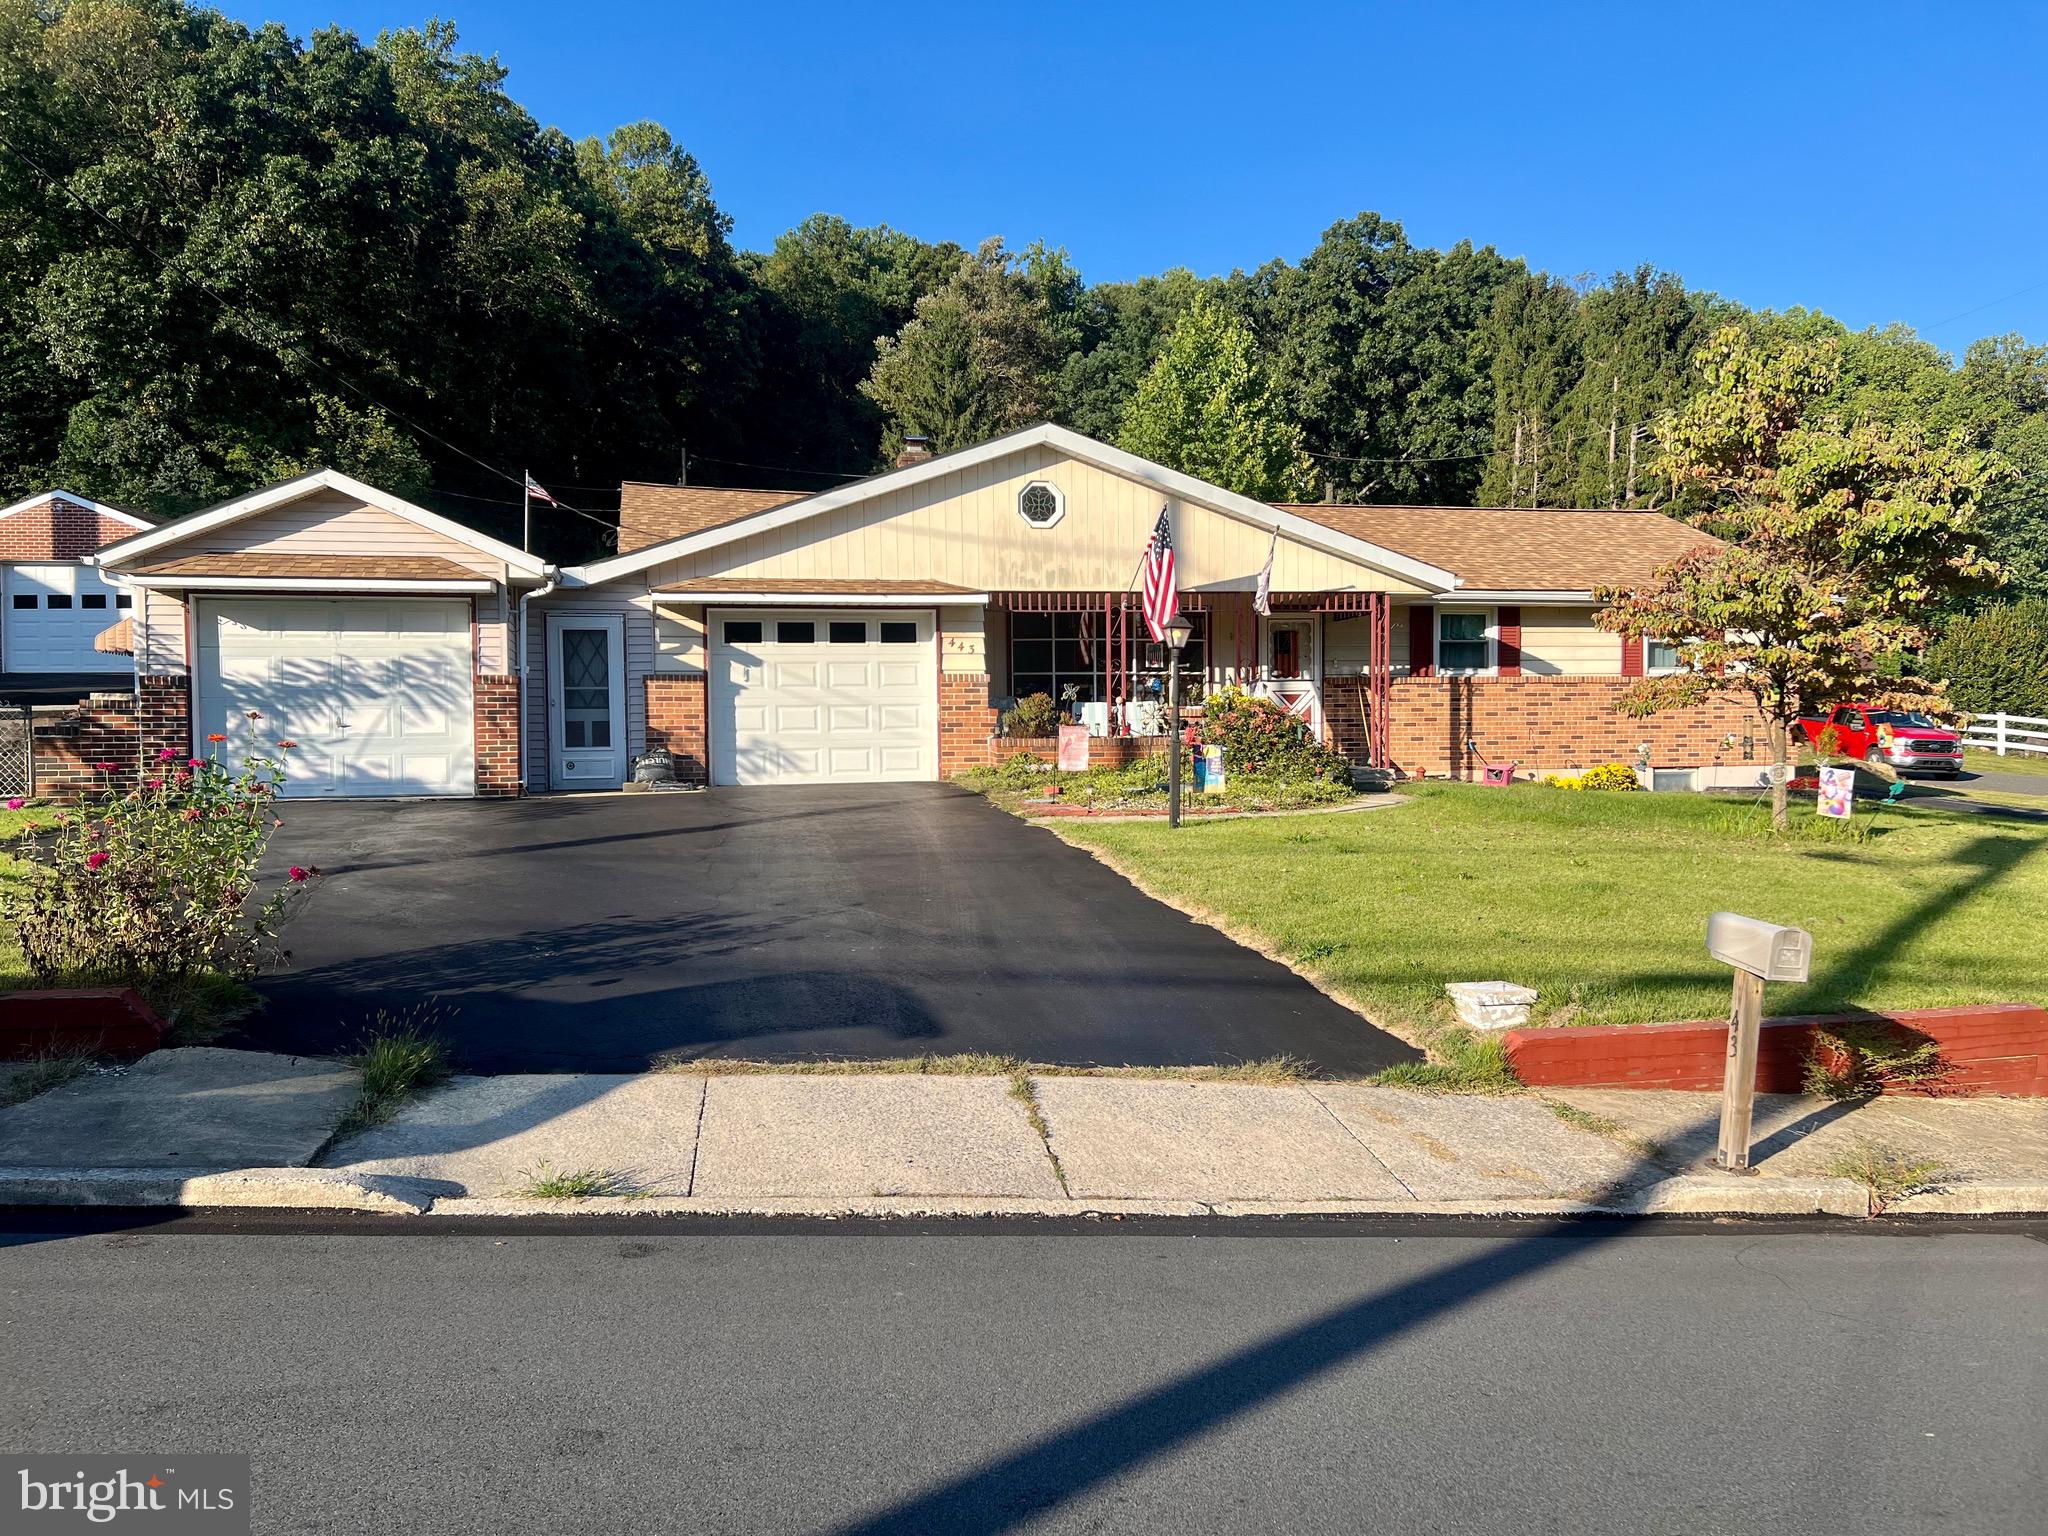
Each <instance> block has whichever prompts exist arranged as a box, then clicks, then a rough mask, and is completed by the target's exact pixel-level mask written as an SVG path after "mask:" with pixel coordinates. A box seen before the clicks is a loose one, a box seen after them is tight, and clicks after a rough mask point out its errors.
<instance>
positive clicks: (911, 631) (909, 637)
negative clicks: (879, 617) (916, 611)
mask: <svg viewBox="0 0 2048 1536" xmlns="http://www.w3.org/2000/svg"><path fill="white" fill-rule="evenodd" d="M882 644H884V645H915V644H917V621H916V620H915V619H905V620H890V619H884V620H883V621H882Z"/></svg>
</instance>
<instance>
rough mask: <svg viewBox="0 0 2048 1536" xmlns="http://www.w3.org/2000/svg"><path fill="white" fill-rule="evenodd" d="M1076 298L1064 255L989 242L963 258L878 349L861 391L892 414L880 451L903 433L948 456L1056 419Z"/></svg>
mask: <svg viewBox="0 0 2048 1536" xmlns="http://www.w3.org/2000/svg"><path fill="white" fill-rule="evenodd" d="M1080 294H1081V280H1080V278H1079V276H1078V275H1077V274H1076V273H1075V272H1074V269H1073V268H1072V267H1071V266H1070V265H1069V264H1068V262H1067V258H1066V253H1065V252H1063V251H1051V250H1047V249H1046V248H1045V247H1044V246H1042V245H1033V246H1030V247H1028V248H1027V249H1026V250H1025V251H1024V252H1023V254H1022V255H1020V256H1013V255H1011V254H1010V252H1008V251H1007V250H1005V249H1004V247H1003V242H1002V241H1001V240H999V239H992V240H985V241H983V242H982V245H981V248H980V249H979V250H977V251H976V252H975V253H974V254H973V255H971V256H965V257H962V258H961V260H960V263H959V265H958V266H956V267H955V268H954V271H953V274H952V276H951V277H950V278H949V279H948V280H947V282H946V283H945V285H944V286H943V287H941V288H939V289H937V290H935V291H934V292H932V293H929V294H927V295H925V297H923V298H922V299H919V300H918V302H917V309H916V313H915V314H914V315H913V317H912V318H911V320H910V321H909V323H908V324H906V325H905V326H904V327H903V329H902V330H900V331H898V332H897V333H896V334H895V335H894V336H889V337H885V338H883V339H882V341H881V342H880V343H879V344H878V346H877V348H876V358H875V366H874V369H873V371H872V372H871V373H870V374H869V375H868V380H867V383H866V384H865V385H864V386H863V389H864V391H865V393H866V394H867V396H868V398H869V399H871V400H873V401H874V402H875V403H876V404H877V405H879V406H880V407H881V408H882V410H883V411H884V412H886V413H887V416H888V425H887V429H886V433H885V436H884V439H883V444H882V447H883V453H884V455H885V456H887V455H890V454H893V453H894V452H895V450H896V449H897V448H899V447H901V446H902V442H903V439H904V437H905V436H906V435H913V434H915V435H921V436H924V437H928V438H930V439H931V440H932V445H933V447H934V448H936V449H938V450H939V451H941V452H944V451H947V450H950V449H954V448H963V447H966V446H968V445H970V444H973V443H978V442H981V441H984V440H985V439H987V438H991V437H996V436H999V435H1001V434H1002V433H1005V432H1011V431H1015V430H1016V429H1017V428H1019V427H1023V426H1029V425H1030V424H1031V423H1033V422H1035V421H1045V420H1048V419H1050V418H1051V417H1052V416H1053V414H1054V408H1055V405H1056V403H1057V400H1058V383H1059V375H1060V370H1061V368H1062V367H1063V366H1064V364H1065V362H1066V359H1067V358H1068V356H1069V355H1070V354H1071V353H1072V352H1073V350H1074V346H1075V343H1076V340H1077V338H1078V325H1077V322H1076V319H1075V308H1076V306H1077V305H1078V303H1079V300H1080Z"/></svg>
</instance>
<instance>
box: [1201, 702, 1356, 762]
mask: <svg viewBox="0 0 2048 1536" xmlns="http://www.w3.org/2000/svg"><path fill="white" fill-rule="evenodd" d="M1202 740H1203V742H1204V743H1205V744H1207V745H1210V746H1221V747H1222V748H1223V771H1224V774H1225V776H1226V782H1227V781H1228V776H1230V775H1233V774H1245V775H1247V776H1249V777H1253V778H1271V779H1324V780H1328V781H1329V782H1331V783H1336V784H1342V785H1345V786H1347V787H1348V786H1349V785H1350V783H1351V759H1350V758H1348V757H1346V756H1345V755H1344V754H1343V753H1342V752H1338V751H1336V750H1334V749H1332V748H1330V747H1326V746H1324V745H1323V744H1322V743H1321V742H1320V741H1317V740H1316V739H1315V736H1314V734H1313V733H1311V732H1310V730H1309V728H1308V726H1307V725H1306V724H1305V723H1304V722H1303V721H1302V719H1301V717H1300V716H1298V715H1290V714H1289V713H1288V712H1287V711H1286V710H1284V709H1282V708H1281V707H1280V706H1279V705H1278V704H1275V703H1273V702H1272V701H1271V700H1270V699H1261V698H1255V697H1254V696H1253V695H1251V694H1249V693H1246V692H1244V691H1243V690H1242V689H1237V688H1223V689H1219V690H1218V691H1216V692H1215V693H1212V694H1210V695H1209V696H1208V698H1207V699H1205V700H1203V702H1202Z"/></svg>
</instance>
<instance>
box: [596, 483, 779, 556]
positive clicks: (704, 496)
mask: <svg viewBox="0 0 2048 1536" xmlns="http://www.w3.org/2000/svg"><path fill="white" fill-rule="evenodd" d="M807 494H808V493H807V492H804V491H755V490H738V489H733V488H729V487H726V486H713V485H653V484H649V483H648V482H647V481H644V480H628V481H626V482H625V484H623V485H621V486H620V487H619V553H620V554H622V555H625V554H631V553H632V552H633V551H634V550H636V549H645V548H646V547H647V546H648V545H650V544H660V543H662V542H664V541H665V540H668V539H679V538H681V537H682V536H683V535H684V534H686V533H702V532H703V531H704V530H705V529H706V528H717V527H721V526H722V525H724V524H726V523H730V522H736V521H737V520H739V519H740V518H743V517H751V516H752V515H753V514H754V513H756V512H766V511H767V510H768V509H769V508H770V507H786V506H788V505H789V504H790V503H791V502H792V501H802V500H803V499H804V497H805V496H806V495H807Z"/></svg>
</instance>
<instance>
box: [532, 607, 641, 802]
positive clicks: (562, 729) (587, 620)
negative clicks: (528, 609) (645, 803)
mask: <svg viewBox="0 0 2048 1536" xmlns="http://www.w3.org/2000/svg"><path fill="white" fill-rule="evenodd" d="M548 722H549V724H548V782H549V783H551V784H552V785H553V786H554V787H555V788H556V789H617V788H618V787H619V786H620V785H621V784H623V783H625V782H626V621H625V618H624V617H623V616H622V615H620V614H616V613H611V614H592V615H590V616H588V617H585V616H581V615H577V614H569V613H551V614H549V615H548Z"/></svg>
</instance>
